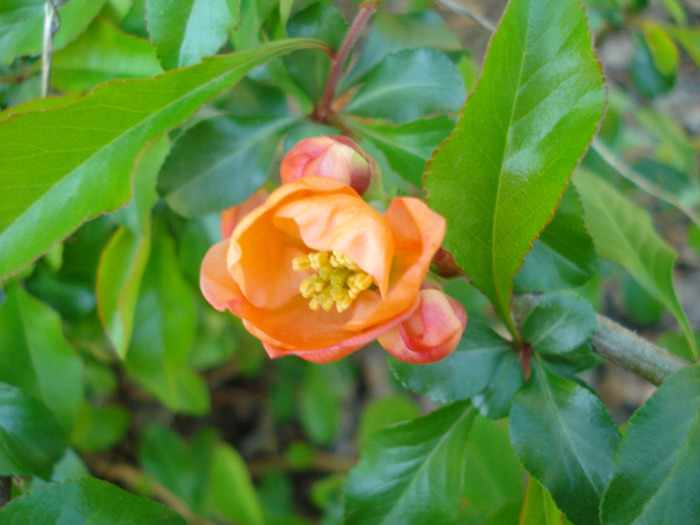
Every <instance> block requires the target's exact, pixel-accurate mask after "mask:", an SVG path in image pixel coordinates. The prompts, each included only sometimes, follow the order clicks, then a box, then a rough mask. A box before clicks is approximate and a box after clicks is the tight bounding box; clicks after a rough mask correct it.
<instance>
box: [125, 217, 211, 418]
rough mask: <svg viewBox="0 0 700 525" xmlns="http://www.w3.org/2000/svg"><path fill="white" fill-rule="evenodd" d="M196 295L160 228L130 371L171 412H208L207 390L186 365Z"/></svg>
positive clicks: (145, 278) (139, 308) (139, 307)
mask: <svg viewBox="0 0 700 525" xmlns="http://www.w3.org/2000/svg"><path fill="white" fill-rule="evenodd" d="M192 293H193V292H192V289H191V288H190V286H189V285H188V283H187V282H186V281H185V278H184V276H183V275H182V273H181V271H180V268H179V266H178V261H177V255H176V254H175V246H174V243H173V241H172V239H171V238H170V237H169V235H168V234H167V232H166V230H165V228H164V227H162V226H160V225H158V227H157V228H156V229H154V234H153V241H152V246H151V256H150V258H149V261H148V265H147V266H146V270H145V273H144V276H143V279H142V283H141V292H140V295H139V299H138V302H137V304H136V310H135V314H134V326H133V333H132V336H131V344H130V345H129V349H128V353H127V356H126V361H125V365H126V370H127V372H128V373H129V375H130V376H131V377H132V378H133V379H135V380H136V381H138V382H139V383H140V384H141V385H143V386H144V387H145V388H146V389H147V390H148V391H149V392H151V393H152V394H153V395H155V396H157V397H158V399H160V401H161V402H162V403H164V404H165V405H166V406H167V407H168V408H169V409H170V410H171V411H174V412H186V413H190V414H204V413H206V412H207V410H208V409H209V394H208V391H207V388H206V385H205V383H204V381H203V380H202V378H201V377H200V376H199V375H197V373H196V372H195V371H194V370H192V369H191V368H190V367H189V366H188V365H187V360H188V358H189V355H190V352H191V351H192V347H193V344H194V337H195V329H196V322H197V317H196V310H195V303H194V297H193V296H192Z"/></svg>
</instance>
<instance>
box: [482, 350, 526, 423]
mask: <svg viewBox="0 0 700 525" xmlns="http://www.w3.org/2000/svg"><path fill="white" fill-rule="evenodd" d="M522 384H523V368H522V365H521V364H520V361H519V359H518V354H516V353H515V352H514V351H513V350H512V349H510V350H509V351H508V352H499V355H498V359H497V361H496V364H495V366H494V369H493V372H492V373H491V377H490V379H489V382H488V384H487V385H486V388H484V390H482V391H481V392H480V393H479V394H477V395H475V396H474V397H473V398H472V403H474V406H475V407H476V408H478V409H479V412H481V414H482V415H484V416H486V417H488V418H491V419H500V418H502V417H506V416H507V415H508V412H510V406H511V404H512V402H513V398H514V397H515V394H516V393H517V392H518V390H519V389H520V387H521V386H522Z"/></svg>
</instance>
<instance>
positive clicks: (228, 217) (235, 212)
mask: <svg viewBox="0 0 700 525" xmlns="http://www.w3.org/2000/svg"><path fill="white" fill-rule="evenodd" d="M268 195H270V192H269V191H267V189H265V188H264V187H263V188H260V189H259V190H258V191H256V192H255V193H253V194H252V195H251V196H250V197H248V199H247V200H246V201H245V202H242V203H241V204H239V205H238V206H234V207H233V208H229V209H228V210H224V211H223V212H221V238H222V239H227V238H228V237H231V233H232V232H233V230H234V228H235V227H236V225H238V223H239V222H241V219H242V218H243V217H245V216H246V215H248V214H249V213H250V212H251V211H253V210H254V209H255V208H257V207H258V206H260V205H261V204H262V203H263V202H265V199H267V196H268Z"/></svg>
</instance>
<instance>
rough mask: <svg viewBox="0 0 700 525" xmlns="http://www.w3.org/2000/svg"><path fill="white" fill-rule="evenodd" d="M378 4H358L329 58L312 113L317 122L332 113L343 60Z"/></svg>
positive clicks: (375, 1)
mask: <svg viewBox="0 0 700 525" xmlns="http://www.w3.org/2000/svg"><path fill="white" fill-rule="evenodd" d="M379 4H381V0H368V1H367V2H363V3H362V4H360V11H359V12H358V13H357V16H356V17H355V20H353V22H352V25H351V26H350V29H348V32H347V34H346V35H345V39H344V40H343V43H342V44H341V45H340V48H339V49H338V52H337V53H336V54H335V56H334V57H333V59H332V60H331V70H330V72H329V73H328V81H327V82H326V87H325V89H324V90H323V95H321V100H319V102H318V105H317V106H316V108H315V109H314V112H313V114H312V117H313V119H314V120H316V121H317V122H328V119H329V116H330V115H331V113H332V111H331V104H332V103H333V99H334V98H335V90H336V89H337V88H338V82H339V81H340V77H341V76H342V74H343V69H344V67H345V61H346V60H347V58H348V55H349V54H350V50H351V49H352V46H353V45H355V42H356V41H357V38H358V37H359V36H360V31H362V28H363V27H364V25H365V24H366V23H367V21H368V20H369V19H370V17H371V16H372V15H373V14H374V12H375V11H376V10H377V8H379Z"/></svg>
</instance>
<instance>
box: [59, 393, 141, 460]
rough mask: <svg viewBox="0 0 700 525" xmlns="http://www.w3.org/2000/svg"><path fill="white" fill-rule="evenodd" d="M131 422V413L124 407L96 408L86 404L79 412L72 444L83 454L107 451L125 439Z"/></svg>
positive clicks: (108, 406) (102, 406)
mask: <svg viewBox="0 0 700 525" xmlns="http://www.w3.org/2000/svg"><path fill="white" fill-rule="evenodd" d="M130 420H131V418H130V413H129V411H128V409H126V408H125V407H123V406H119V405H98V406H94V405H91V404H90V403H88V402H85V403H83V405H82V406H81V408H80V411H79V412H78V419H77V421H76V422H75V428H74V429H73V433H72V435H71V443H72V445H73V446H74V447H75V448H77V449H78V450H80V451H81V452H87V453H95V452H101V451H103V450H107V449H109V448H111V447H113V446H115V445H117V444H118V443H119V442H120V441H121V440H122V439H123V438H124V435H125V434H126V431H127V430H128V429H129V423H130Z"/></svg>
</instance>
